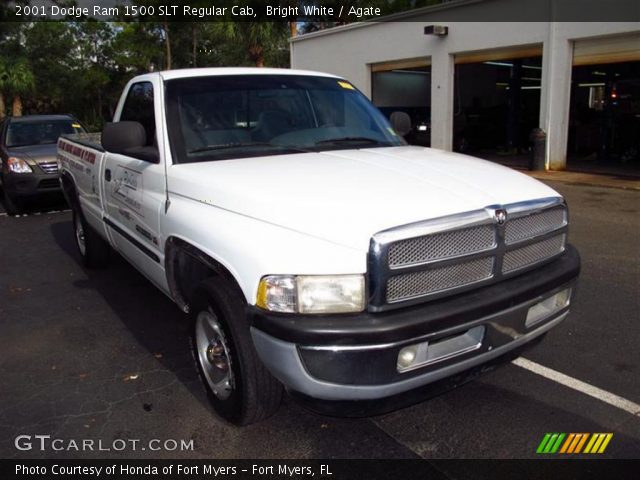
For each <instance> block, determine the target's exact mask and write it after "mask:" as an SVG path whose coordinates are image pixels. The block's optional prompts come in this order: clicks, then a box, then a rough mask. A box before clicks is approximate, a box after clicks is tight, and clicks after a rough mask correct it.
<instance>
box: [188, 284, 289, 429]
mask: <svg viewBox="0 0 640 480" xmlns="http://www.w3.org/2000/svg"><path fill="white" fill-rule="evenodd" d="M192 312H193V334H192V347H193V354H194V359H195V361H196V364H197V368H198V371H199V373H200V377H201V379H202V381H203V384H204V386H205V389H206V391H207V394H208V397H209V400H210V402H211V405H212V406H213V409H214V410H215V412H216V413H217V414H218V415H219V416H220V417H222V418H223V419H225V420H227V421H228V422H230V423H233V424H235V425H249V424H251V423H256V422H260V421H262V420H265V419H267V418H269V417H270V416H271V415H273V414H274V413H275V412H276V411H277V410H278V408H279V406H280V402H281V400H282V385H281V384H280V382H278V381H277V380H276V379H275V378H274V377H273V376H272V375H271V374H270V373H269V372H268V370H267V369H266V368H265V366H264V365H263V364H262V362H261V361H260V359H259V358H258V354H257V352H256V351H255V348H254V346H253V341H252V340H251V333H250V331H249V325H248V322H247V319H246V316H245V309H244V302H243V300H242V297H241V294H240V293H238V292H236V291H235V290H234V289H232V288H230V287H229V286H228V284H227V283H226V282H225V281H224V280H223V279H221V278H217V277H214V278H210V279H207V280H205V281H204V282H202V284H201V285H200V286H199V288H198V289H197V291H196V294H195V298H194V302H193V308H192Z"/></svg>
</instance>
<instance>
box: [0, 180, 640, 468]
mask: <svg viewBox="0 0 640 480" xmlns="http://www.w3.org/2000/svg"><path fill="white" fill-rule="evenodd" d="M552 186H553V187H554V188H556V189H558V190H559V191H560V192H561V193H563V194H564V195H565V197H566V198H567V201H568V203H569V207H570V211H571V229H570V241H571V242H572V243H573V244H574V245H576V246H577V247H578V249H579V251H580V253H581V255H582V262H583V271H582V276H581V282H580V286H579V291H578V297H577V299H576V301H575V302H574V305H573V308H572V314H571V315H570V316H569V318H568V319H567V320H566V321H564V322H563V323H562V324H561V325H560V326H558V327H557V328H556V329H554V330H552V331H551V332H550V333H549V334H548V335H547V337H546V339H545V340H544V342H542V343H541V344H539V345H537V346H535V347H534V348H533V349H532V350H530V351H528V352H527V353H526V354H525V356H524V358H526V359H527V360H528V361H529V362H525V363H522V362H521V363H520V364H519V365H515V364H508V365H506V366H504V367H502V368H499V369H497V370H495V371H493V372H491V373H489V374H487V375H485V376H483V377H481V378H480V379H478V380H475V381H473V382H471V383H468V384H466V385H464V386H462V387H460V388H458V389H456V390H452V391H449V392H447V393H445V394H443V395H440V396H439V397H437V398H434V399H432V400H430V401H427V402H424V403H421V404H418V405H415V406H412V407H409V408H407V409H404V410H400V411H397V412H394V413H391V414H387V415H383V416H379V417H375V418H364V419H342V418H332V417H325V416H321V415H317V414H314V413H311V412H309V411H307V410H305V409H304V408H302V407H300V406H298V405H297V404H296V403H294V402H293V401H292V400H291V399H288V398H286V399H285V401H284V403H283V405H282V408H281V409H280V411H279V412H278V413H277V414H276V416H274V417H273V418H271V419H270V420H268V421H266V422H264V423H262V424H259V425H254V426H250V427H246V428H243V429H237V428H235V427H231V426H229V425H227V424H224V423H223V422H221V421H220V420H218V419H217V418H216V417H215V416H213V414H212V413H211V411H210V410H209V408H208V406H207V402H206V398H205V396H204V393H203V390H202V389H201V387H200V384H199V381H198V379H197V378H196V375H195V370H194V368H193V365H192V360H191V355H190V352H189V347H188V328H187V325H186V322H185V321H184V320H185V317H184V316H183V315H182V314H181V313H180V311H178V309H177V308H176V307H175V306H174V305H173V304H172V303H171V301H170V300H169V299H167V298H166V297H165V296H164V295H163V294H162V293H160V292H159V291H158V290H157V289H156V288H155V287H154V286H152V285H151V284H150V283H149V282H148V281H147V280H146V279H144V278H143V277H142V276H141V275H140V274H138V273H137V272H136V271H135V270H134V269H133V268H132V267H130V266H129V265H128V264H127V263H126V262H125V261H124V260H122V259H121V258H119V257H117V256H116V258H115V259H114V260H113V262H112V264H111V266H110V267H109V268H107V269H106V270H100V271H87V270H84V269H83V268H82V267H81V265H80V263H79V257H78V255H77V253H76V251H75V246H74V243H73V234H72V228H71V215H70V213H69V212H68V211H66V212H65V211H63V212H60V211H57V210H59V209H60V208H61V206H59V205H58V206H55V207H54V208H53V211H52V209H51V208H49V209H48V210H45V211H36V212H32V213H30V214H29V215H27V216H21V217H8V216H6V214H2V213H0V351H1V352H2V354H1V355H0V376H1V378H2V387H1V388H0V457H2V458H45V457H46V458H51V457H60V458H65V457H66V458H70V457H73V458H138V457H142V458H160V457H166V458H202V457H207V458H290V459H295V458H451V457H453V458H460V457H461V458H532V457H536V453H535V450H536V448H537V446H538V444H539V443H540V440H541V439H542V437H543V436H544V434H545V433H546V432H612V433H613V434H614V435H613V438H612V440H611V442H610V444H609V446H608V448H607V450H606V452H605V453H604V454H603V456H605V457H608V458H638V457H639V456H640V408H637V407H638V404H640V381H639V379H640V348H638V345H639V344H640V322H639V321H640V313H639V312H640V191H630V190H619V189H612V188H599V187H589V186H577V185H567V184H559V183H554V184H552ZM536 365H539V366H543V367H547V368H548V369H551V371H552V372H559V373H561V374H564V375H565V376H567V377H557V378H555V379H554V378H548V376H549V375H547V376H543V375H540V374H539V373H536V372H535V371H532V368H533V369H534V370H535V369H536V368H538V367H536ZM532 366H533V367H532ZM525 367H528V368H525ZM542 372H547V373H548V372H549V371H547V370H542ZM553 375H555V373H554V374H552V375H551V376H553ZM568 377H570V379H569V380H567V378H568ZM575 381H579V382H584V383H586V384H589V385H591V386H594V387H597V388H599V389H601V390H597V391H595V393H594V392H591V393H592V395H588V394H586V393H584V392H583V391H581V389H582V390H584V389H583V388H582V387H580V385H583V384H582V383H579V382H578V383H575ZM625 402H626V403H625ZM18 435H51V437H52V438H60V439H65V440H72V439H75V440H81V439H95V440H96V441H97V440H98V439H102V440H103V442H105V444H108V445H111V442H112V440H113V439H140V440H141V444H140V445H144V444H146V442H147V441H148V440H151V439H160V440H162V441H164V440H166V439H175V440H178V441H180V440H190V439H193V441H194V442H193V445H194V448H193V450H192V451H179V450H176V451H150V450H149V449H146V450H144V451H143V450H137V451H136V450H132V449H127V450H124V451H122V452H115V451H110V452H104V451H102V452H100V451H95V450H94V451H85V452H80V453H78V452H77V451H74V450H66V451H60V452H53V451H51V450H46V451H40V450H39V449H37V448H35V449H32V450H26V451H19V450H17V449H16V448H15V446H14V439H15V438H16V436H18ZM585 456H588V455H580V457H585Z"/></svg>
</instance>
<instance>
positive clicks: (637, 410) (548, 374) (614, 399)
mask: <svg viewBox="0 0 640 480" xmlns="http://www.w3.org/2000/svg"><path fill="white" fill-rule="evenodd" d="M511 363H513V364H514V365H517V366H518V367H521V368H524V369H525V370H529V371H530V372H533V373H536V374H538V375H540V376H543V377H545V378H548V379H549V380H553V381H554V382H558V383H560V384H562V385H564V386H566V387H569V388H572V389H574V390H577V391H578V392H580V393H584V394H585V395H589V396H590V397H593V398H596V399H598V400H600V401H601V402H604V403H608V404H609V405H612V406H614V407H616V408H619V409H621V410H624V411H625V412H629V413H631V414H633V415H640V405H638V404H637V403H635V402H632V401H631V400H627V399H626V398H622V397H620V396H618V395H616V394H614V393H611V392H607V391H606V390H602V389H601V388H598V387H594V386H593V385H589V384H588V383H585V382H582V381H580V380H577V379H575V378H573V377H570V376H568V375H565V374H564V373H560V372H556V371H555V370H552V369H550V368H547V367H545V366H543V365H540V364H538V363H535V362H532V361H531V360H527V359H526V358H522V357H520V358H516V359H515V360H513V362H511Z"/></svg>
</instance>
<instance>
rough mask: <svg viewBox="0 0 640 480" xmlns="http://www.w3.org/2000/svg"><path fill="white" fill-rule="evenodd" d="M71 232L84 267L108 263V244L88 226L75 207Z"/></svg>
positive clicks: (100, 266)
mask: <svg viewBox="0 0 640 480" xmlns="http://www.w3.org/2000/svg"><path fill="white" fill-rule="evenodd" d="M73 233H74V238H75V241H76V247H78V252H79V253H80V257H81V258H82V264H83V265H84V266H85V267H87V268H104V267H106V266H107V265H108V263H109V244H108V243H107V242H106V241H105V240H104V239H103V238H102V237H100V235H98V233H97V232H96V231H95V230H94V229H93V228H91V227H90V226H89V224H88V223H87V221H86V220H85V219H84V216H83V215H82V212H81V211H80V210H79V209H77V208H74V209H73Z"/></svg>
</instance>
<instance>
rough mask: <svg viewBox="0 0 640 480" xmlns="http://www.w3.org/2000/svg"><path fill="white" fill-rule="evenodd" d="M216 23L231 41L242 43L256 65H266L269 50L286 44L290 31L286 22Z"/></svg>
mask: <svg viewBox="0 0 640 480" xmlns="http://www.w3.org/2000/svg"><path fill="white" fill-rule="evenodd" d="M216 25H218V26H219V28H221V29H222V31H223V32H224V33H225V34H226V36H227V38H228V40H229V41H230V42H233V43H235V44H240V45H242V47H243V49H244V51H245V52H246V53H247V55H248V56H249V58H250V59H251V62H252V63H253V64H254V65H255V66H256V67H264V66H265V58H266V56H267V53H268V51H269V50H273V49H274V48H276V49H277V48H278V46H282V44H284V45H285V46H286V39H287V38H288V35H289V32H290V30H289V25H288V24H287V23H285V22H220V23H218V24H216Z"/></svg>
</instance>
